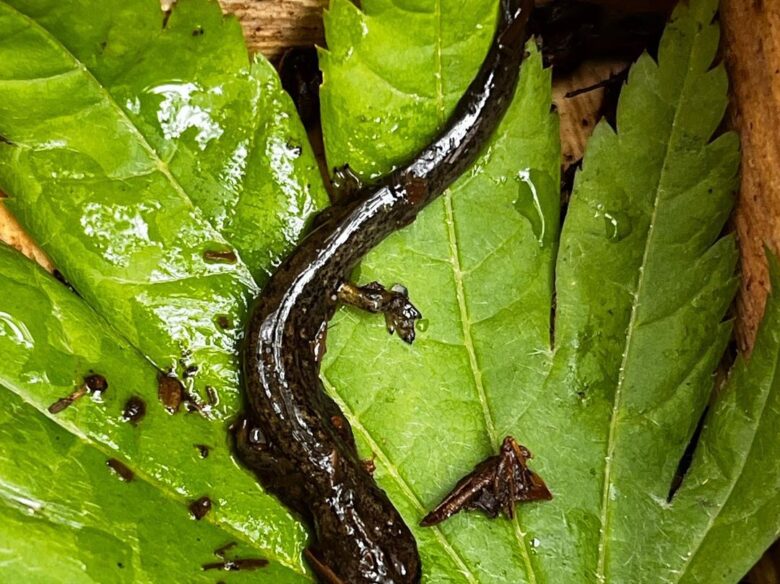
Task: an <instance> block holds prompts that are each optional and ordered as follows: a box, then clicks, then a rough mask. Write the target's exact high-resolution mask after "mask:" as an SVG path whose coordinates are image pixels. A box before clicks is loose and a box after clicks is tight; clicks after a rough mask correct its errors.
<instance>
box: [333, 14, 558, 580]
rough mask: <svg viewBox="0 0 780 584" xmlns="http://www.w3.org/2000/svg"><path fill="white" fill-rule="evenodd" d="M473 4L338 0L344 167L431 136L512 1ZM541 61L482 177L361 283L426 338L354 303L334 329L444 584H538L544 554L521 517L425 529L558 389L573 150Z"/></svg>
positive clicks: (374, 263)
mask: <svg viewBox="0 0 780 584" xmlns="http://www.w3.org/2000/svg"><path fill="white" fill-rule="evenodd" d="M467 4H468V5H467V6H462V5H460V4H458V5H457V6H456V4H455V3H447V2H444V3H441V4H440V3H438V2H433V1H431V2H418V3H417V5H416V6H415V9H414V11H411V10H410V9H409V8H408V7H404V6H400V5H396V4H393V3H388V2H381V1H375V0H374V1H367V2H363V3H362V7H363V10H364V12H360V11H359V10H358V9H356V8H355V7H354V6H353V5H352V4H350V3H348V2H346V1H343V0H336V1H334V2H333V3H332V4H331V7H330V10H329V12H328V13H327V14H326V18H325V22H326V34H327V39H328V47H329V49H328V52H327V53H322V54H321V64H322V69H323V76H324V85H323V87H322V104H323V128H324V134H325V144H326V149H327V156H328V162H329V165H330V166H332V167H333V166H340V165H342V164H344V163H347V162H348V163H349V164H350V167H351V168H352V169H353V170H354V171H355V172H357V173H358V174H360V175H361V176H363V177H365V178H370V177H372V176H375V175H376V174H379V173H383V172H386V171H387V170H388V169H389V168H391V167H392V165H393V164H395V163H397V162H399V161H401V160H404V159H405V158H408V157H409V156H410V155H412V154H414V153H415V152H416V151H417V150H419V149H420V147H421V146H423V145H425V144H426V143H427V142H428V141H429V140H430V138H431V136H432V135H433V134H434V133H435V131H436V130H437V129H438V128H439V127H440V126H441V125H442V124H443V123H444V121H445V120H446V119H447V116H448V115H449V113H450V112H451V111H452V109H453V107H454V106H455V104H456V103H457V101H458V99H459V98H460V96H461V95H462V94H463V92H464V90H465V88H466V87H467V86H468V84H469V82H470V81H471V79H472V78H473V76H474V74H475V73H476V71H477V69H478V68H479V66H480V64H481V63H482V59H483V58H484V55H485V53H486V51H487V47H488V44H489V42H490V39H491V37H492V34H493V29H494V26H495V18H496V15H497V13H498V12H497V10H498V7H497V4H496V3H495V2H493V1H489V2H485V1H481V2H479V1H471V2H469V3H467ZM475 27H476V34H475ZM528 50H529V52H530V56H529V57H528V59H527V60H526V62H525V64H524V65H523V67H522V71H521V78H520V82H519V86H518V89H517V92H516V95H515V99H514V101H513V103H512V105H511V107H510V109H509V111H508V113H507V115H506V117H505V118H504V120H503V122H502V123H501V125H500V127H499V128H498V130H497V132H496V133H495V135H494V136H492V137H491V139H490V140H489V142H488V144H487V145H486V147H485V150H484V153H483V154H482V156H481V157H480V158H479V160H478V161H477V162H476V164H475V165H474V166H473V168H471V169H469V170H468V171H467V172H466V173H465V175H464V176H463V177H461V178H460V179H459V180H458V181H457V182H456V184H455V185H454V186H453V187H452V188H451V189H450V190H449V191H448V192H447V193H446V194H445V195H443V196H442V198H441V199H439V200H438V201H436V202H435V203H433V204H432V205H431V206H430V207H429V208H427V209H425V210H424V211H423V212H422V213H421V215H420V216H419V217H418V219H417V221H416V222H415V223H414V224H413V225H412V226H411V227H409V228H408V229H405V230H404V231H402V232H400V233H397V234H394V235H393V236H391V237H390V238H389V239H388V240H387V241H385V242H384V243H383V244H381V245H380V246H379V247H378V248H377V249H376V250H374V251H372V252H371V253H369V255H368V256H367V257H366V259H365V260H364V261H363V262H362V264H361V267H360V270H359V274H357V275H356V277H358V278H359V280H360V282H361V283H366V282H370V281H372V280H378V281H380V282H383V283H385V284H387V285H390V284H393V283H395V282H399V283H401V284H403V285H405V286H406V287H407V288H408V289H409V294H410V298H411V299H412V301H413V302H414V303H415V305H416V306H417V307H418V308H419V309H420V310H421V312H422V313H423V317H424V319H425V321H424V323H425V326H424V327H421V328H420V331H419V334H418V336H417V339H416V340H415V343H414V345H413V346H412V347H407V346H405V345H404V344H403V343H400V342H398V339H396V338H392V337H388V335H387V332H386V331H385V330H384V326H383V324H382V322H381V321H380V319H376V318H370V317H367V318H364V317H363V316H362V315H360V314H359V313H357V312H355V311H352V310H343V311H342V312H341V313H340V315H339V316H338V317H337V319H336V320H335V321H334V323H332V326H331V328H330V331H329V336H328V353H327V356H326V363H325V366H324V371H323V377H324V379H325V383H326V386H327V387H328V388H329V391H330V392H331V394H332V395H333V396H334V397H335V398H336V399H337V401H339V403H341V404H342V407H343V408H344V410H345V412H346V415H347V416H348V417H349V419H350V422H351V423H352V427H353V429H354V430H355V432H356V434H357V438H358V442H359V443H360V445H361V448H362V451H363V452H364V453H365V454H366V456H373V457H375V463H376V467H377V471H376V474H375V476H376V478H377V479H378V481H379V484H380V485H381V486H382V487H383V488H384V489H385V490H386V491H387V492H388V493H389V494H390V497H391V498H392V500H393V502H394V503H395V504H396V505H397V506H398V507H399V509H400V510H401V511H402V513H403V514H404V516H405V518H406V519H407V521H408V522H409V524H410V525H411V526H413V529H414V531H415V536H416V537H417V540H418V544H419V546H420V551H421V553H422V556H423V563H424V573H425V580H426V581H428V582H462V581H464V580H466V581H469V582H476V581H479V582H523V581H529V573H530V571H531V568H530V565H531V562H532V556H533V554H534V553H535V552H534V548H533V545H534V543H533V541H532V539H531V538H529V537H527V535H526V534H525V533H524V532H523V529H522V528H521V527H520V525H519V524H517V523H512V522H507V521H490V520H488V519H486V518H485V517H482V516H480V515H477V514H473V513H470V514H461V515H458V516H456V517H454V518H453V519H451V520H449V521H448V522H446V523H444V524H443V525H441V526H439V527H435V528H430V529H421V528H417V527H416V525H417V523H418V522H419V520H420V519H421V518H422V517H423V515H425V511H426V510H428V509H430V508H431V507H432V506H433V505H434V504H435V503H437V502H438V501H439V500H440V499H441V497H442V496H443V495H444V494H445V493H446V492H447V491H448V490H449V489H450V488H451V487H452V486H453V485H454V483H455V481H456V480H457V479H459V478H460V477H461V476H463V475H464V474H466V473H467V472H468V471H470V470H471V469H472V468H473V466H474V465H475V464H476V463H477V462H479V461H480V460H482V459H483V458H485V457H486V456H488V455H490V454H493V453H494V452H495V449H496V448H497V446H498V444H499V443H500V441H501V440H502V438H503V437H504V435H505V434H507V433H513V434H515V435H516V437H517V438H518V439H519V440H520V441H521V442H522V441H523V438H524V432H523V428H522V427H518V425H517V424H516V420H517V418H518V417H519V416H520V415H521V414H522V412H523V410H524V409H525V407H526V406H527V402H526V401H524V400H523V399H518V390H519V389H521V388H528V393H527V394H526V395H531V394H532V393H533V391H534V390H535V389H538V388H540V387H541V384H542V381H543V378H544V373H545V372H546V370H547V367H548V362H549V359H550V327H549V318H550V311H551V296H552V265H553V257H554V250H555V242H556V241H557V233H558V217H559V214H560V213H559V208H558V207H559V203H558V198H559V196H558V181H559V177H558V173H559V159H560V151H559V141H558V126H557V120H556V118H555V116H554V115H553V114H551V113H550V103H551V86H550V84H551V75H550V71H545V70H544V69H543V68H542V64H541V55H540V54H539V52H538V51H537V50H536V49H535V47H533V45H529V47H528ZM368 87H370V88H371V91H366V89H365V88H368ZM531 187H532V188H531Z"/></svg>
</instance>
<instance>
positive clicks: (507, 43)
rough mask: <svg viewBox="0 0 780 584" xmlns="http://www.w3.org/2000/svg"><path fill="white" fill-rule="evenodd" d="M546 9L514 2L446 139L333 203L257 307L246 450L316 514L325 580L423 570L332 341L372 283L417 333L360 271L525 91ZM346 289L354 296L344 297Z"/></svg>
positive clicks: (375, 294) (404, 577)
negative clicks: (538, 14) (375, 473)
mask: <svg viewBox="0 0 780 584" xmlns="http://www.w3.org/2000/svg"><path fill="white" fill-rule="evenodd" d="M532 8H533V1H532V0H501V2H500V6H499V16H498V23H497V29H496V34H495V37H494V39H493V43H492V45H491V47H490V50H489V52H488V54H487V56H486V58H485V60H484V62H483V64H482V66H481V68H480V70H479V72H478V73H477V76H476V77H475V78H474V80H473V81H472V83H471V85H470V86H469V88H468V89H467V91H466V93H465V94H464V96H463V97H462V98H461V100H460V102H459V103H458V105H457V106H456V108H455V111H454V113H453V114H452V116H451V118H450V120H449V121H448V122H447V124H446V125H445V127H444V129H443V130H442V131H441V133H440V134H439V136H438V137H437V138H436V139H435V140H434V141H433V142H432V143H431V144H430V145H429V146H427V147H426V148H425V149H424V150H423V151H422V152H420V153H419V154H418V155H417V156H416V157H415V158H414V159H412V160H411V161H410V162H408V163H407V164H405V165H403V166H401V167H399V168H397V169H396V170H394V171H393V172H392V173H390V174H389V175H387V176H386V177H384V178H383V179H381V180H380V181H379V182H377V183H375V184H373V185H370V186H366V187H360V188H359V189H357V191H356V192H353V193H351V195H350V196H349V197H348V200H346V201H344V202H342V203H340V204H339V205H337V206H335V207H332V208H330V209H328V210H327V211H325V212H323V214H322V215H321V216H320V217H319V218H318V220H317V221H316V222H315V227H314V229H313V230H312V232H311V233H310V234H309V235H308V236H307V237H306V238H305V239H304V241H303V242H302V243H301V244H300V245H299V246H298V248H296V250H295V251H294V252H293V253H292V254H291V255H290V256H289V257H288V258H287V260H286V261H285V262H284V263H282V264H281V266H280V267H279V268H278V270H277V271H276V273H275V274H274V275H273V276H272V277H271V279H270V281H269V282H268V284H267V285H266V287H265V288H264V290H263V292H262V293H261V295H260V296H259V297H258V299H257V300H256V302H255V304H254V306H253V309H252V313H251V316H250V320H249V323H248V328H247V333H246V339H245V346H244V351H243V376H244V379H243V381H244V387H245V393H246V412H245V414H244V416H243V418H242V421H241V423H240V424H238V425H237V429H236V449H237V454H238V456H239V458H240V459H241V461H242V462H243V464H245V465H246V466H247V467H248V468H250V469H251V470H252V471H253V472H254V473H255V474H256V475H257V477H258V478H259V480H260V482H261V483H262V485H263V486H264V487H265V488H266V489H267V490H268V491H270V492H272V493H274V494H275V495H276V496H277V497H279V498H280V499H281V500H282V501H283V502H284V503H285V504H286V505H287V506H288V507H290V508H292V509H293V510H295V511H296V512H298V513H299V514H300V515H301V516H302V518H303V519H304V520H306V521H307V522H308V523H309V525H310V527H311V528H312V534H313V541H312V545H311V547H310V548H309V550H307V557H308V558H309V561H310V564H311V566H312V568H313V570H314V571H315V572H316V573H317V575H318V576H319V578H320V579H321V580H322V581H324V582H348V583H349V584H362V583H412V582H419V580H420V576H421V571H422V567H421V562H420V557H419V554H418V552H417V545H416V542H415V540H414V537H413V536H412V533H411V531H410V530H409V528H408V527H407V526H406V524H405V523H404V521H403V519H402V518H401V516H400V514H399V513H398V511H397V510H396V509H395V508H394V507H393V505H392V503H390V501H389V499H388V498H387V495H386V494H385V493H384V491H382V490H381V489H380V488H379V487H378V486H377V484H376V483H375V482H374V479H373V478H372V477H371V475H370V474H369V472H368V471H367V470H366V468H365V466H364V465H363V463H362V462H361V460H360V459H359V458H358V454H357V450H356V448H355V442H354V438H353V436H352V430H351V428H350V427H349V424H348V423H347V421H346V420H345V419H344V417H343V416H342V414H341V412H340V411H339V408H338V406H337V405H336V403H335V402H334V401H333V400H332V399H331V398H330V397H328V396H327V395H326V394H325V392H324V391H323V388H322V384H321V382H320V379H319V370H320V362H321V359H322V355H323V353H324V346H325V338H324V337H325V332H326V330H327V322H328V320H329V319H330V318H331V317H332V316H333V314H334V312H335V310H336V308H337V305H338V303H339V302H340V299H349V298H352V299H353V300H354V298H355V295H356V294H361V293H365V294H367V295H369V296H370V298H368V299H364V300H365V301H364V302H362V303H361V306H363V307H371V306H374V307H375V310H374V311H378V312H385V313H386V315H385V316H386V318H387V319H388V326H389V327H390V328H391V330H394V329H396V327H395V326H392V327H391V322H392V319H393V318H395V319H397V320H396V323H397V324H398V328H397V329H396V330H397V332H398V333H399V335H400V336H402V338H404V340H406V341H408V342H411V340H412V339H413V334H414V321H415V320H416V319H417V318H419V317H420V314H419V312H417V311H416V310H415V309H414V307H412V306H411V304H409V302H408V301H407V300H405V294H404V293H402V292H399V291H397V290H395V289H394V291H393V292H389V291H384V289H383V288H382V287H381V286H379V285H376V284H373V285H369V286H365V287H363V288H358V287H355V286H353V285H350V284H349V282H348V277H349V274H350V272H351V270H352V269H353V268H354V267H355V265H356V264H357V263H358V261H359V260H360V259H361V258H362V257H363V255H364V254H365V253H366V252H367V251H369V250H370V249H371V248H373V247H374V246H376V245H377V244H378V243H379V242H380V241H382V240H383V239H384V238H385V237H386V236H387V235H389V234H390V233H392V232H394V231H396V230H399V229H401V228H402V227H404V226H406V225H409V224H410V223H411V222H412V221H414V219H415V217H416V216H417V214H418V213H419V212H420V211H421V210H422V209H423V208H424V207H425V206H426V205H427V204H428V203H430V202H431V201H432V200H434V199H435V198H436V197H437V196H439V195H440V194H441V193H442V192H443V191H444V190H445V189H446V188H447V187H448V186H449V185H450V184H452V182H453V181H455V180H456V179H457V178H458V176H460V174H461V173H462V172H464V171H465V170H466V169H467V168H468V167H469V166H470V165H471V164H472V163H473V162H474V161H475V160H476V158H477V156H478V154H479V152H480V150H481V148H482V146H483V145H484V144H485V142H486V141H487V139H488V138H489V137H490V135H491V134H492V133H493V131H494V130H495V128H496V127H497V125H498V123H499V122H500V120H501V118H502V117H503V115H504V113H505V112H506V110H507V108H508V106H509V103H510V102H511V100H512V97H513V95H514V90H515V87H516V85H517V79H518V74H519V68H520V63H521V61H522V59H523V55H524V42H525V40H526V39H527V33H526V24H527V21H528V17H529V15H530V12H531V10H532ZM346 286H349V290H350V294H351V296H349V297H345V295H344V294H342V292H343V288H344V287H346ZM385 301H386V302H385ZM369 309H371V308H369ZM391 313H392V314H391Z"/></svg>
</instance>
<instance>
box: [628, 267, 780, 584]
mask: <svg viewBox="0 0 780 584" xmlns="http://www.w3.org/2000/svg"><path fill="white" fill-rule="evenodd" d="M769 259H770V270H769V272H770V276H771V279H772V295H771V296H770V298H769V301H768V303H767V306H766V312H765V315H764V321H763V323H762V324H761V329H760V332H759V334H758V338H757V339H756V344H755V349H754V351H753V353H752V354H751V356H750V358H749V359H745V358H744V357H742V356H740V357H739V359H738V361H737V363H736V365H735V366H734V369H733V370H732V372H731V375H730V378H729V380H728V383H726V385H725V387H724V388H723V389H722V391H721V393H720V395H719V396H718V398H717V400H716V401H715V403H714V405H713V406H711V411H710V412H709V414H708V416H707V418H706V420H705V425H704V428H703V430H702V434H701V439H700V441H699V444H698V448H697V450H696V455H695V457H694V460H693V462H692V465H691V468H690V471H689V472H688V474H687V475H686V477H685V482H684V483H683V485H682V487H681V489H680V491H679V492H678V493H677V494H676V496H675V497H674V499H673V500H672V503H671V505H670V508H669V509H667V510H665V513H664V514H663V515H662V517H660V521H659V522H658V523H657V524H656V525H657V533H655V534H654V535H655V536H656V537H657V539H658V541H659V542H660V543H661V544H662V545H661V547H660V549H661V551H662V552H663V553H664V557H665V558H666V561H665V562H664V563H663V564H660V565H654V566H652V568H653V569H657V570H659V573H660V574H661V576H662V577H663V578H664V581H668V582H685V583H694V582H696V583H707V584H710V583H712V584H716V583H719V582H722V583H730V582H736V581H737V580H739V578H741V577H742V576H743V575H744V574H745V573H746V572H747V571H748V570H749V569H750V568H751V566H753V565H754V564H755V562H756V561H758V558H759V557H760V555H761V553H762V552H763V551H764V550H766V549H767V548H768V547H769V546H770V545H771V544H772V543H773V542H774V541H775V540H777V538H778V537H779V536H780V488H778V487H779V486H780V437H778V432H777V428H778V424H780V379H779V376H778V364H779V363H780V296H779V295H778V292H779V291H780V265H778V263H777V259H776V258H775V257H774V256H770V258H769ZM664 544H665V546H664ZM654 560H655V558H653V557H649V558H648V559H647V562H643V564H644V565H636V566H634V569H635V572H637V573H639V571H640V570H641V569H642V568H643V567H644V566H647V565H648V564H651V563H655V562H654Z"/></svg>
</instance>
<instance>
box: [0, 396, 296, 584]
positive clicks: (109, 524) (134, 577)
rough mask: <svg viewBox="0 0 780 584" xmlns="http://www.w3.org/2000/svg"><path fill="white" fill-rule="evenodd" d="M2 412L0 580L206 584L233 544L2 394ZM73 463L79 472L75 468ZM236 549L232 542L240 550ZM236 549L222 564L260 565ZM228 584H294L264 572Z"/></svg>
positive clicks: (253, 553)
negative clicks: (223, 550)
mask: <svg viewBox="0 0 780 584" xmlns="http://www.w3.org/2000/svg"><path fill="white" fill-rule="evenodd" d="M2 391H3V408H2V410H0V443H2V444H3V449H2V454H0V541H2V542H3V545H2V546H0V579H2V581H3V582H25V583H27V584H38V583H41V584H44V583H45V584H55V583H60V582H61V583H63V584H65V583H67V584H74V583H78V582H85V583H86V582H101V583H107V582H127V583H131V582H132V583H142V582H143V583H155V582H170V581H173V580H175V581H177V582H208V583H213V582H214V581H215V579H216V578H219V572H214V571H204V570H203V569H202V567H201V566H202V565H203V564H209V563H212V562H218V561H221V560H220V558H218V557H216V556H215V555H214V550H217V549H219V548H220V547H222V546H224V545H225V544H226V543H229V542H231V541H236V540H238V539H239V538H237V537H236V535H235V534H234V533H230V532H226V531H224V530H222V529H220V528H219V527H217V526H216V525H213V524H211V523H209V522H208V521H206V520H205V519H203V520H201V521H194V520H193V519H192V518H191V517H190V516H189V513H188V511H187V508H186V507H185V506H184V505H183V504H181V503H180V502H179V501H176V500H173V499H172V498H170V497H169V496H166V495H165V494H163V493H161V492H160V491H159V490H158V489H157V488H155V487H154V486H153V485H150V484H148V483H146V482H145V481H144V480H142V479H140V478H139V477H135V478H134V479H133V480H131V481H130V482H127V483H125V482H122V481H120V480H119V478H118V477H117V476H116V475H113V474H112V472H111V471H110V469H109V468H108V467H107V465H106V462H107V459H108V457H107V456H106V455H105V454H104V453H103V452H101V451H100V450H98V449H96V448H94V447H92V446H91V445H90V444H89V443H88V442H87V441H85V440H82V439H81V438H79V437H77V436H75V435H74V434H72V433H70V432H68V431H66V430H65V429H64V428H62V427H60V426H58V425H57V424H55V423H53V422H52V421H50V420H47V419H45V418H44V417H43V416H41V415H40V414H39V413H38V412H37V411H36V410H34V409H33V408H32V407H30V406H29V405H27V404H25V403H23V402H22V401H21V399H20V398H19V397H18V396H16V395H14V394H12V393H9V392H7V391H5V390H2ZM76 461H77V462H76ZM237 543H238V542H237ZM262 557H263V555H262V554H260V553H258V551H257V550H256V549H254V548H252V547H251V546H247V545H246V544H245V543H241V544H240V545H237V546H236V547H233V548H231V549H230V550H229V552H228V558H262ZM230 581H231V582H269V583H274V584H276V583H279V584H281V583H287V582H301V581H302V578H301V577H300V576H299V575H297V574H295V573H294V572H292V571H290V570H289V569H287V568H285V567H283V566H281V565H280V564H275V563H271V564H269V565H268V566H266V567H263V568H259V569H257V570H255V571H251V572H249V571H247V572H239V573H235V574H231V576H230Z"/></svg>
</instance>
